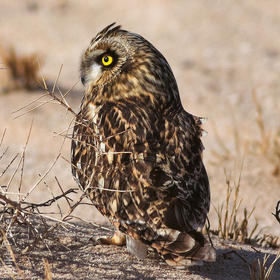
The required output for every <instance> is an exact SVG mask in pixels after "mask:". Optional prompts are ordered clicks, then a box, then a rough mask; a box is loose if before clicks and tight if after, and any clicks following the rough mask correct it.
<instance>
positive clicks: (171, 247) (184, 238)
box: [151, 232, 216, 268]
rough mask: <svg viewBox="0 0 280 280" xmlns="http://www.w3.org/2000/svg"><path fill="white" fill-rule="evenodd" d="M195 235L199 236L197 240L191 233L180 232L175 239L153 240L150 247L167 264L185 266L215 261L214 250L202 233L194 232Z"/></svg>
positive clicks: (178, 266)
mask: <svg viewBox="0 0 280 280" xmlns="http://www.w3.org/2000/svg"><path fill="white" fill-rule="evenodd" d="M173 236H174V235H173ZM195 236H199V240H198V241H197V240H195V239H194V235H193V233H191V234H188V233H183V232H180V233H179V234H178V235H177V237H176V239H175V240H174V239H173V241H171V240H168V241H163V240H161V241H155V242H153V244H151V247H153V248H154V249H156V250H157V252H158V253H159V255H161V257H162V258H163V259H164V260H165V261H166V263H167V264H169V265H171V266H174V267H177V268H185V266H190V265H194V264H197V262H198V261H204V262H214V261H216V250H215V249H214V248H213V247H212V246H211V245H210V244H209V243H208V242H206V240H205V238H204V237H203V235H202V234H200V233H198V232H196V234H195Z"/></svg>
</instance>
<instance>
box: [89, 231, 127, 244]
mask: <svg viewBox="0 0 280 280" xmlns="http://www.w3.org/2000/svg"><path fill="white" fill-rule="evenodd" d="M90 241H91V242H92V243H93V244H94V245H117V246H124V245H125V244H126V237H125V235H124V234H123V233H121V232H119V231H116V232H115V233H114V235H113V236H105V235H103V236H93V237H91V238H90Z"/></svg>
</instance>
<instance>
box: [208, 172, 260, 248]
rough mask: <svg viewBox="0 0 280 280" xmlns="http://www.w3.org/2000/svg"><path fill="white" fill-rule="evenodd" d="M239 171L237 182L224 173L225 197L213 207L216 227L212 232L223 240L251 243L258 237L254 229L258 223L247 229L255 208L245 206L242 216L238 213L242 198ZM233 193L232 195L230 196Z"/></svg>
mask: <svg viewBox="0 0 280 280" xmlns="http://www.w3.org/2000/svg"><path fill="white" fill-rule="evenodd" d="M240 186H241V172H240V174H239V178H238V180H237V182H233V183H232V182H231V181H230V180H229V178H228V176H227V174H226V187H227V192H226V198H225V204H222V205H221V206H219V207H215V206H214V209H215V211H216V213H217V216H218V222H219V225H218V229H217V230H212V232H213V233H214V234H216V235H218V236H219V237H220V238H222V239H225V240H232V241H235V242H240V243H246V244H251V243H252V240H256V239H257V238H258V234H256V230H257V229H258V226H259V225H258V223H257V222H256V223H255V225H254V226H253V228H252V229H251V230H250V229H249V220H250V218H251V217H252V214H253V212H254V210H255V208H253V209H251V210H250V211H248V210H247V208H244V209H243V216H242V215H240V207H241V203H242V199H241V198H240ZM232 194H233V196H232Z"/></svg>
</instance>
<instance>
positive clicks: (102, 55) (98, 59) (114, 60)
mask: <svg viewBox="0 0 280 280" xmlns="http://www.w3.org/2000/svg"><path fill="white" fill-rule="evenodd" d="M106 55H108V56H112V57H113V62H112V63H111V64H110V65H108V66H104V65H103V63H102V57H104V56H106ZM118 58H119V57H118V56H117V55H116V53H115V52H113V51H111V50H108V51H105V52H104V53H102V54H100V55H99V56H97V57H96V59H95V61H96V62H97V63H98V64H100V65H101V66H102V67H103V68H104V69H105V68H112V67H114V66H115V65H116V63H117V62H118Z"/></svg>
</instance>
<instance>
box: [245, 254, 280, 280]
mask: <svg viewBox="0 0 280 280" xmlns="http://www.w3.org/2000/svg"><path fill="white" fill-rule="evenodd" d="M270 256H271V255H267V254H265V255H264V257H263V259H262V260H260V259H259V258H257V259H255V260H254V261H253V263H251V264H248V267H249V271H250V280H269V279H270V277H271V275H272V271H273V268H274V266H275V264H276V263H277V261H278V260H279V259H280V252H279V253H278V254H277V255H276V256H275V257H274V260H273V262H272V263H271V264H270V265H268V264H267V261H268V259H269V258H270Z"/></svg>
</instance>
